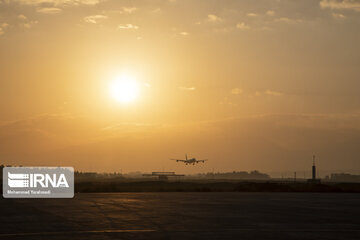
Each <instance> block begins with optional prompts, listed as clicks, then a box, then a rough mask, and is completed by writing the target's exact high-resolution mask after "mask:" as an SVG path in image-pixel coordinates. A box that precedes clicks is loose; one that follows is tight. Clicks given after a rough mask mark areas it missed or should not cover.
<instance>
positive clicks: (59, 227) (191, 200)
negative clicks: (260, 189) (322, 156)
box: [0, 192, 360, 239]
mask: <svg viewBox="0 0 360 240" xmlns="http://www.w3.org/2000/svg"><path fill="white" fill-rule="evenodd" d="M0 207H1V215H0V223H1V227H0V239H184V238H185V239H186V238H187V239H234V238H237V239H360V218H359V216H360V194H350V193H236V192H227V193H214V192H209V193H193V192H190V193H91V194H76V195H75V198H74V199H1V200H0Z"/></svg>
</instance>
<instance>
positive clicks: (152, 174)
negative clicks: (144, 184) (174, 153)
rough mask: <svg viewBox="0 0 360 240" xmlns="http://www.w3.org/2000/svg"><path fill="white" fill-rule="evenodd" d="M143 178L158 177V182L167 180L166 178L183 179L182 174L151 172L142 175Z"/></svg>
mask: <svg viewBox="0 0 360 240" xmlns="http://www.w3.org/2000/svg"><path fill="white" fill-rule="evenodd" d="M143 176H144V177H154V176H156V177H159V180H168V177H183V176H184V175H182V174H175V172H152V173H151V174H143Z"/></svg>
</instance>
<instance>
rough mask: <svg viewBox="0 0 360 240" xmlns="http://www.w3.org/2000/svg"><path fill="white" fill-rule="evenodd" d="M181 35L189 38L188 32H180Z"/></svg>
mask: <svg viewBox="0 0 360 240" xmlns="http://www.w3.org/2000/svg"><path fill="white" fill-rule="evenodd" d="M179 34H180V35H182V36H189V33H188V32H180V33H179Z"/></svg>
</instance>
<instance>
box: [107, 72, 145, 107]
mask: <svg viewBox="0 0 360 240" xmlns="http://www.w3.org/2000/svg"><path fill="white" fill-rule="evenodd" d="M109 93H110V96H111V97H112V98H114V99H115V100H116V101H118V102H120V103H129V102H133V101H135V100H136V98H137V97H138V96H139V93H140V85H139V83H138V82H137V81H136V78H135V77H134V76H132V75H129V74H122V75H120V76H118V77H116V78H115V79H114V80H113V81H112V82H110V84H109Z"/></svg>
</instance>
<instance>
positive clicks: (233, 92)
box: [231, 88, 243, 95]
mask: <svg viewBox="0 0 360 240" xmlns="http://www.w3.org/2000/svg"><path fill="white" fill-rule="evenodd" d="M242 93H243V90H242V89H241V88H233V89H231V94H234V95H240V94H242Z"/></svg>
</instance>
